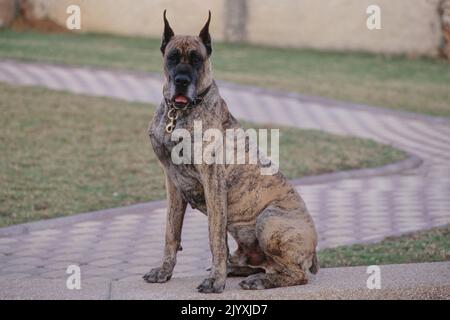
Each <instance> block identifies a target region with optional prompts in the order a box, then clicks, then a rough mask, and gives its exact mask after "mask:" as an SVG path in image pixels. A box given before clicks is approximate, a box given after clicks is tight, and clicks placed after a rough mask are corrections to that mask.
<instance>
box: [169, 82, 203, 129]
mask: <svg viewBox="0 0 450 320" xmlns="http://www.w3.org/2000/svg"><path fill="white" fill-rule="evenodd" d="M211 87H212V84H210V85H209V86H208V87H207V88H206V89H205V90H203V91H202V92H201V93H200V94H198V95H197V97H196V98H195V99H194V101H192V102H191V103H188V104H187V105H185V106H184V107H182V108H177V107H176V105H175V103H174V102H173V101H171V100H169V99H167V98H166V97H164V101H165V102H166V105H167V107H168V108H169V111H168V112H167V119H168V121H167V125H166V132H167V133H172V132H173V130H175V126H176V123H177V119H178V118H179V117H180V113H181V112H182V111H185V110H187V109H192V108H194V107H196V106H198V105H199V104H201V103H202V102H203V100H204V98H205V96H206V95H207V94H208V92H209V89H211Z"/></svg>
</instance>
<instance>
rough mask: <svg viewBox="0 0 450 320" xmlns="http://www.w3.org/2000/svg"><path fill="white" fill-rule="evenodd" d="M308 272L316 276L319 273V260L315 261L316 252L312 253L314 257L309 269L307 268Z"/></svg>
mask: <svg viewBox="0 0 450 320" xmlns="http://www.w3.org/2000/svg"><path fill="white" fill-rule="evenodd" d="M309 271H310V272H311V273H312V274H316V273H317V272H319V260H317V254H316V252H314V256H313V258H312V264H311V267H310V268H309Z"/></svg>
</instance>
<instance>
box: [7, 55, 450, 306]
mask: <svg viewBox="0 0 450 320" xmlns="http://www.w3.org/2000/svg"><path fill="white" fill-rule="evenodd" d="M0 81H2V82H7V83H10V84H14V85H21V86H22V85H39V86H44V87H48V88H52V89H55V90H66V91H69V92H74V93H82V94H87V95H94V96H109V97H113V98H119V99H124V100H127V101H139V102H146V103H155V104H157V103H159V102H160V99H161V97H162V95H161V78H160V76H157V75H148V74H140V73H127V72H114V71H107V70H97V69H91V68H76V67H65V66H55V65H45V64H32V63H19V62H14V61H5V60H3V61H1V60H0ZM219 87H220V91H221V94H222V96H223V97H224V99H225V100H226V101H227V103H228V105H229V108H230V110H231V112H232V113H233V114H234V115H235V116H236V117H237V118H240V119H245V120H251V121H255V122H261V123H269V122H270V123H275V124H280V125H289V126H295V127H300V128H313V129H320V130H323V131H327V132H331V133H337V134H343V135H353V136H359V137H364V138H371V139H374V140H376V141H379V142H382V143H388V144H392V145H393V146H395V147H397V148H400V149H402V150H405V151H407V152H408V153H410V154H411V155H414V156H415V157H416V159H417V158H419V159H421V160H422V161H419V162H417V161H416V162H415V165H412V166H411V165H410V166H407V167H405V168H403V169H402V170H394V171H392V172H391V171H388V172H387V171H386V170H384V171H383V170H381V169H380V170H378V171H377V170H375V173H373V172H372V174H362V175H358V174H355V175H347V176H346V177H341V178H336V176H335V177H334V178H333V179H331V178H330V179H328V178H327V176H326V177H325V178H322V179H315V178H312V179H304V180H299V181H296V182H295V185H296V187H297V188H298V190H299V192H300V193H301V195H302V196H303V197H304V199H305V201H306V203H307V205H308V207H309V209H310V211H311V213H312V215H313V217H314V220H315V221H316V225H317V228H318V232H319V236H320V242H319V246H320V247H321V248H325V247H332V246H337V245H346V244H352V243H360V242H370V241H375V240H379V239H382V238H384V237H386V236H391V235H398V234H402V233H406V232H410V231H416V230H422V229H428V228H431V227H435V226H440V225H444V224H447V223H449V222H450V197H449V195H450V165H449V160H450V121H448V120H446V119H442V118H433V117H427V116H420V115H412V114H408V113H402V112H394V111H389V110H384V109H377V108H372V107H365V106H354V105H347V104H343V103H338V102H333V101H328V100H321V99H313V98H307V97H303V96H301V95H297V94H287V93H286V94H282V93H280V92H274V91H270V90H262V89H258V88H253V87H247V86H237V85H233V84H227V83H220V84H219ZM419 164H420V165H419ZM302 181H303V182H304V183H302ZM130 208H131V207H130ZM130 208H118V209H115V211H114V212H115V213H114V214H111V215H110V214H95V213H94V214H87V215H82V216H79V218H77V217H75V220H74V217H67V218H59V219H53V220H49V221H45V222H37V223H30V224H26V225H23V226H14V227H10V228H3V229H0V298H1V297H2V290H1V287H2V285H1V284H2V283H10V282H11V281H20V280H21V279H22V280H23V279H30V278H33V279H56V280H57V279H61V280H64V281H65V279H66V277H67V275H66V274H65V271H66V268H67V266H68V265H70V264H77V265H80V266H81V270H82V276H83V279H104V280H106V281H111V280H121V279H122V280H123V279H128V278H135V277H136V276H139V275H142V274H143V273H144V272H146V271H148V270H149V269H150V268H151V267H154V266H157V265H158V264H159V262H160V258H161V255H162V249H163V237H164V223H165V208H164V205H163V204H162V203H158V204H157V205H151V206H147V205H141V206H134V207H133V209H130ZM108 212H109V211H108ZM77 219H78V220H77ZM206 223H207V221H206V218H205V217H204V216H203V215H202V214H200V213H198V212H197V211H194V210H189V211H188V212H187V214H186V219H185V227H184V229H183V241H182V242H183V251H182V252H180V254H179V259H178V264H177V266H176V268H175V274H174V277H186V276H200V275H206V271H205V269H206V268H207V267H208V265H209V261H210V252H209V245H208V240H207V239H208V235H207V224H206ZM230 246H231V247H232V248H233V247H234V244H233V243H231V244H230Z"/></svg>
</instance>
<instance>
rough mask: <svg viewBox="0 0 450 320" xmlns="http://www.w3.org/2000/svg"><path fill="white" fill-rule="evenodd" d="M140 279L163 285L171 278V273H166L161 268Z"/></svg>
mask: <svg viewBox="0 0 450 320" xmlns="http://www.w3.org/2000/svg"><path fill="white" fill-rule="evenodd" d="M142 278H144V280H145V281H147V282H149V283H155V282H157V283H163V282H167V281H169V280H170V278H172V273H169V272H167V271H166V270H164V269H163V268H154V269H152V270H151V271H150V272H149V273H147V274H146V275H144V276H143V277H142Z"/></svg>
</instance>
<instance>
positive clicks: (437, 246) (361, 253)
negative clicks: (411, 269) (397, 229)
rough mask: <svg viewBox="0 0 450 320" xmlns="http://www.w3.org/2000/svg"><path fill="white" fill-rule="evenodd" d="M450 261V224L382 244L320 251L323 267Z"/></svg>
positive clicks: (358, 245) (392, 239) (389, 239)
mask: <svg viewBox="0 0 450 320" xmlns="http://www.w3.org/2000/svg"><path fill="white" fill-rule="evenodd" d="M448 260H450V225H447V226H446V227H442V228H434V229H431V230H427V231H419V232H414V233H411V234H408V235H404V236H400V237H391V238H386V239H385V240H383V241H382V242H380V243H375V244H357V245H353V246H343V247H338V248H331V249H324V250H321V251H319V262H320V266H321V267H323V268H328V267H348V266H368V265H381V264H394V263H415V262H417V263H418V262H434V261H448Z"/></svg>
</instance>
